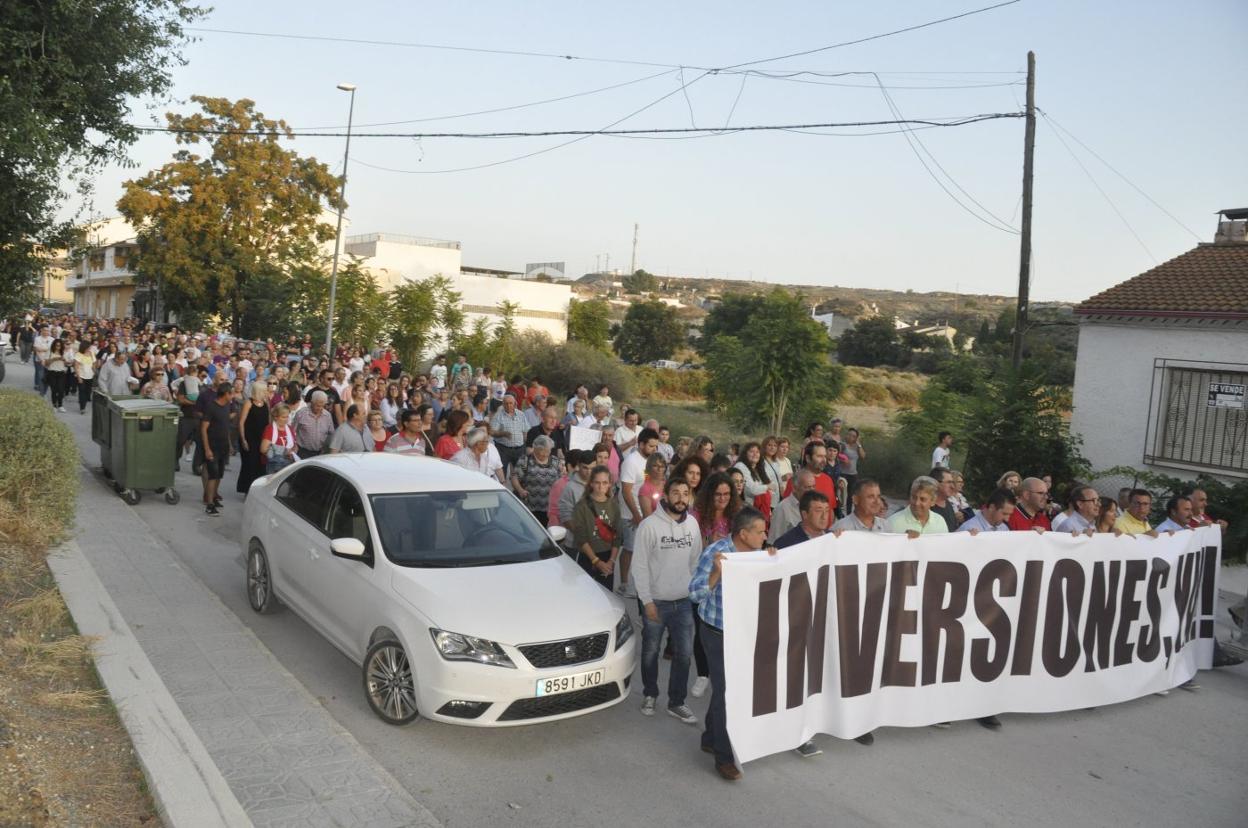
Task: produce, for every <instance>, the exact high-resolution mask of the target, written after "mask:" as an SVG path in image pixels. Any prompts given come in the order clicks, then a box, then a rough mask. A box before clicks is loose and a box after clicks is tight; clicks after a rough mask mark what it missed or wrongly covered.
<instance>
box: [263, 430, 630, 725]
mask: <svg viewBox="0 0 1248 828" xmlns="http://www.w3.org/2000/svg"><path fill="white" fill-rule="evenodd" d="M563 537H564V530H563V529H562V527H555V528H552V529H551V530H549V531H547V530H546V529H544V528H543V527H542V525H541V524H540V523H538V522H537V520H536V519H535V518H534V517H533V515H532V514H530V513H529V511H528V510H527V509H525V508H524V506H523V505H522V504H521V503H520V501H519V500H517V499H516V498H515V496H513V495H512V494H511V493H510V492H508V491H507V490H506V489H505V488H503V487H502V486H501V485H499V483H498V482H497V481H496V480H493V479H492V478H487V477H485V476H484V475H482V474H478V473H477V472H473V471H469V470H466V469H462V468H459V467H457V466H454V465H451V464H450V463H444V462H442V461H440V460H436V459H433V458H423V457H418V458H413V457H402V456H398V455H393V454H385V453H380V454H338V455H328V456H321V457H315V458H311V459H309V460H303V461H300V462H298V463H295V464H293V465H291V466H288V467H286V468H285V469H282V470H281V471H279V472H277V473H275V474H273V475H270V476H266V477H262V478H260V479H258V480H257V481H256V482H255V483H253V484H252V487H251V491H250V493H249V494H248V496H247V502H246V506H245V508H244V513H243V523H242V536H241V538H240V540H241V545H242V550H243V554H244V556H245V557H246V561H247V585H246V586H247V598H248V601H249V603H250V604H251V607H252V609H253V610H255V611H257V612H262V613H263V612H268V611H270V610H272V609H273V608H274V607H275V606H276V604H277V602H278V601H281V602H282V603H283V604H285V605H286V606H288V607H289V608H290V609H292V610H293V611H294V612H296V613H297V614H298V615H299V616H300V617H302V618H303V619H304V620H305V621H307V622H308V624H309V625H311V626H312V627H313V628H314V629H316V630H317V631H318V632H319V633H320V634H321V635H323V636H324V637H325V638H327V639H328V640H329V641H330V643H332V644H333V645H334V646H336V647H337V648H338V649H339V650H341V651H342V652H343V653H345V654H346V655H347V657H348V658H350V659H351V660H352V661H354V662H356V663H357V664H359V665H360V666H361V670H362V673H361V675H362V683H363V688H364V695H365V698H366V699H367V701H368V704H369V706H370V707H371V708H372V709H373V712H374V713H376V714H377V715H378V716H379V717H380V718H381V719H382V720H384V721H386V722H389V723H391V724H405V723H407V722H410V721H412V720H414V719H415V718H417V716H418V715H420V716H424V717H425V718H429V719H436V720H438V721H443V722H449V723H453V724H465V725H476V726H500V725H516V724H527V723H530V722H539V721H549V720H553V719H562V718H567V717H570V716H577V715H581V714H583V713H588V712H591V711H594V710H599V709H602V708H605V707H609V706H611V705H614V704H618V703H619V702H621V701H623V700H624V698H625V697H626V696H627V695H628V688H629V683H630V681H631V677H632V673H633V667H634V665H635V663H636V658H637V652H636V647H637V642H636V640H635V638H634V636H633V627H632V623H631V622H630V620H629V617H628V614H627V613H626V612H625V606H624V603H623V601H622V600H621V599H619V598H617V597H616V596H615V595H613V594H612V593H610V592H608V591H607V590H605V589H603V588H602V587H601V586H599V585H598V584H597V583H596V582H594V581H593V580H592V579H591V578H590V577H589V576H588V575H586V574H585V573H584V571H583V570H582V569H581V568H580V567H579V566H578V565H577V564H576V563H575V562H574V561H573V560H572V559H571V558H569V557H568V555H567V554H566V553H564V552H563V551H562V550H561V549H560V547H559V543H558V542H559V541H560V540H561V539H562V538H563Z"/></svg>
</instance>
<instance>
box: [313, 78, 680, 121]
mask: <svg viewBox="0 0 1248 828" xmlns="http://www.w3.org/2000/svg"><path fill="white" fill-rule="evenodd" d="M670 74H672V70H670V69H664V70H663V71H662V72H655V73H654V74H650V75H644V76H643V77H640V78H633V79H632V80H628V81H624V82H623V83H613V84H611V85H610V86H600V87H598V88H597V89H587V90H585V91H584V92H573V93H572V94H570V95H560V96H559V97H557V98H544V99H542V100H540V101H529V102H528V103H521V104H512V105H511V106H499V107H495V108H493V109H478V110H475V111H473V112H460V113H458V114H455V115H433V116H429V117H425V118H408V119H406V120H402V121H381V122H379V123H373V124H356V126H358V127H361V128H363V129H369V128H371V127H385V126H401V125H403V124H425V123H429V122H430V121H453V120H455V119H457V118H472V117H474V116H477V115H494V114H496V113H499V112H514V111H515V110H517V109H528V108H530V107H534V106H545V105H546V104H552V103H559V102H561V101H570V100H572V99H574V98H584V97H586V96H588V95H597V94H599V93H600V92H610V91H611V90H613V89H623V88H624V87H625V86H633V85H634V84H638V83H644V82H645V81H648V80H654V79H655V78H661V77H663V76H664V75H670ZM346 128H347V126H346V124H339V125H337V126H318V127H292V129H294V130H295V131H296V132H304V131H308V130H320V129H346Z"/></svg>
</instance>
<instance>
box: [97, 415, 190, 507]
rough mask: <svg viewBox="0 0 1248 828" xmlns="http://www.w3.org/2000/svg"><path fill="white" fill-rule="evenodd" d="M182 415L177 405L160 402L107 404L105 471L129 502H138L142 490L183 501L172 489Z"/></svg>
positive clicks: (171, 501) (174, 500)
mask: <svg viewBox="0 0 1248 828" xmlns="http://www.w3.org/2000/svg"><path fill="white" fill-rule="evenodd" d="M181 416H182V411H181V409H179V408H178V406H176V405H173V404H172V403H167V402H161V401H159V400H150V399H146V398H144V397H137V398H136V397H127V398H124V399H123V398H119V397H113V398H111V399H110V400H109V401H108V425H109V446H108V449H107V451H108V457H109V464H108V466H107V467H106V468H107V471H108V473H109V475H110V476H111V477H112V479H113V487H114V488H115V489H117V491H118V493H119V494H120V495H121V496H122V499H124V500H125V501H126V502H127V503H129V504H131V505H133V504H135V503H138V502H139V498H140V494H139V493H140V491H155V492H156V493H157V494H163V495H164V496H165V500H166V501H167V502H169V503H177V502H178V500H179V499H180V498H179V496H178V492H177V490H176V489H175V488H173V451H174V447H175V446H176V445H177V441H178V419H179V418H180V417H181ZM103 451H104V449H103V448H101V452H103Z"/></svg>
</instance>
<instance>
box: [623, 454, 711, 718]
mask: <svg viewBox="0 0 1248 828" xmlns="http://www.w3.org/2000/svg"><path fill="white" fill-rule="evenodd" d="M663 494H664V498H663V500H662V501H660V503H659V508H657V509H655V510H654V512H653V513H652V514H651V515H650V516H649V517H648V518H646V519H645V520H643V521H642V522H641V525H640V526H638V527H637V535H636V537H635V538H634V540H633V544H634V545H633V566H632V578H633V582H634V583H635V584H636V587H637V602H638V603H639V604H640V605H641V620H642V624H643V628H642V632H641V683H642V694H643V696H644V698H643V699H642V703H641V712H642V715H645V716H653V715H654V708H655V703H656V702H657V701H658V697H659V644H660V642H661V641H662V640H663V630H664V629H666V630H667V631H668V634H669V635H670V636H671V638H672V669H671V674H670V675H669V676H668V681H667V712H668V714H669V715H671V716H673V717H675V718H677V719H680V720H681V721H682V722H684V723H685V724H691V725H696V724H697V723H698V717H697V716H695V715H694V714H693V711H692V710H690V709H689V707H688V706H687V705H686V704H685V694H686V692H687V691H688V686H689V654H690V652H691V651H692V650H693V612H692V608H691V606H690V604H689V581H690V580H691V579H692V578H693V572H694V569H695V568H696V567H697V564H698V558H699V557H701V555H702V533H701V532H700V531H699V529H698V524H697V522H696V521H695V520H693V519H692V518H690V517H689V516H688V514H687V510H688V508H689V500H690V492H689V484H688V483H686V482H685V481H684V480H683V479H677V478H672V479H670V480H668V481H667V485H666V486H664V487H663Z"/></svg>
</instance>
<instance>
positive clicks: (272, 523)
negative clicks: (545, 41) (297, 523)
mask: <svg viewBox="0 0 1248 828" xmlns="http://www.w3.org/2000/svg"><path fill="white" fill-rule="evenodd" d="M269 526H270V527H272V528H274V529H276V528H277V518H275V517H271V518H269Z"/></svg>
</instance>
